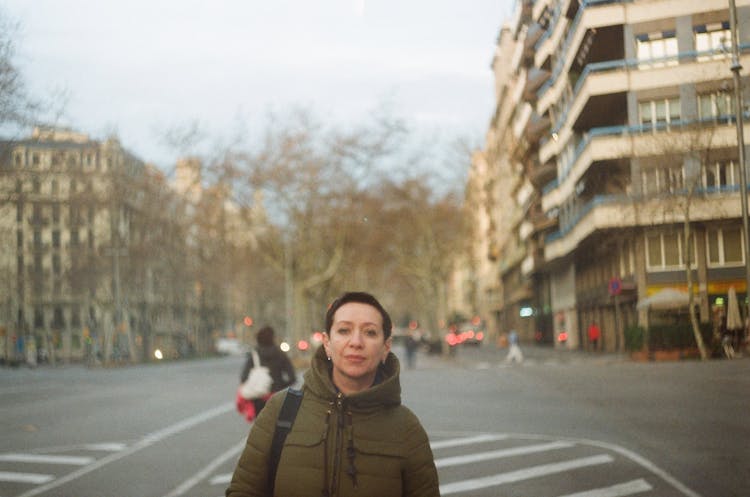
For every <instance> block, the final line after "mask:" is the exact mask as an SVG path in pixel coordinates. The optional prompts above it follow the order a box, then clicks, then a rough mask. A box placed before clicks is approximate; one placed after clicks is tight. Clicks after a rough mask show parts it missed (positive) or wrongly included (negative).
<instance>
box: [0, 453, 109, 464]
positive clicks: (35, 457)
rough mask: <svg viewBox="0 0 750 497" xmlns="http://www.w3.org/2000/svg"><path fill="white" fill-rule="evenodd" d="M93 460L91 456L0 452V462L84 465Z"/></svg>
mask: <svg viewBox="0 0 750 497" xmlns="http://www.w3.org/2000/svg"><path fill="white" fill-rule="evenodd" d="M93 460H94V458H93V457H80V456H52V455H46V454H14V453H5V454H0V461H2V462H28V463H37V464H72V465H74V466H85V465H86V464H90V463H91V462H92V461H93Z"/></svg>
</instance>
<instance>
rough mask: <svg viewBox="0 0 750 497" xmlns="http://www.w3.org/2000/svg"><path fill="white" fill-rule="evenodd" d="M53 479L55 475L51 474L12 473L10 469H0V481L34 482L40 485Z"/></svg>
mask: <svg viewBox="0 0 750 497" xmlns="http://www.w3.org/2000/svg"><path fill="white" fill-rule="evenodd" d="M54 479H55V477H54V476H52V475H42V474H39V473H14V472H11V471H0V481H8V482H14V483H34V484H36V485H40V484H42V483H47V482H48V481H52V480H54Z"/></svg>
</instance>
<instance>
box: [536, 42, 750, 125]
mask: <svg viewBox="0 0 750 497" xmlns="http://www.w3.org/2000/svg"><path fill="white" fill-rule="evenodd" d="M739 49H740V52H741V53H750V43H742V44H740V46H739ZM722 53H724V51H723V50H722V49H713V50H703V51H695V50H691V51H687V52H680V53H679V54H677V55H672V56H668V57H659V58H653V59H621V60H609V61H605V62H595V63H593V64H587V65H586V67H584V69H583V71H582V72H581V76H580V77H579V78H578V80H577V81H576V84H575V87H574V88H573V92H572V97H571V98H570V101H569V102H568V105H566V106H565V108H564V109H562V112H561V114H560V117H558V119H557V121H555V124H554V126H553V128H552V132H555V133H557V132H558V131H559V130H560V128H562V127H563V124H564V123H565V121H567V119H568V112H569V111H570V108H571V107H572V105H573V103H574V102H575V101H576V99H577V98H578V95H579V94H580V92H581V88H583V85H584V83H585V82H586V80H587V78H588V77H589V76H590V75H593V74H600V73H605V72H610V71H618V70H622V69H634V68H638V67H640V66H649V67H652V66H655V65H657V64H668V63H670V62H675V61H676V62H678V63H682V62H684V61H685V60H687V61H690V62H693V61H695V60H696V59H698V58H699V57H711V56H714V55H718V54H722ZM557 76H558V75H555V74H553V76H552V77H550V78H549V79H548V80H547V82H546V83H545V84H544V85H542V87H541V88H540V89H539V90H538V91H537V98H540V97H541V96H542V95H543V94H544V93H545V92H546V91H547V90H548V89H549V88H551V87H552V86H553V85H554V81H556V79H557Z"/></svg>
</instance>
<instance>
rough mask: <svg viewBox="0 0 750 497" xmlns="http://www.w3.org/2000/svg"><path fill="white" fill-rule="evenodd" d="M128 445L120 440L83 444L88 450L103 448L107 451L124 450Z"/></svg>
mask: <svg viewBox="0 0 750 497" xmlns="http://www.w3.org/2000/svg"><path fill="white" fill-rule="evenodd" d="M125 447H127V445H125V444H124V443H119V442H110V443H100V444H86V445H84V446H83V448H84V449H86V450H103V451H105V452H119V451H121V450H124V449H125Z"/></svg>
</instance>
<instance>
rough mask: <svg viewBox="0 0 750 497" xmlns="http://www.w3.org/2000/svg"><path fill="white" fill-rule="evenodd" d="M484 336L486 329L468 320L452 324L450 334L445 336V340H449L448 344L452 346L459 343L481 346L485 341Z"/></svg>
mask: <svg viewBox="0 0 750 497" xmlns="http://www.w3.org/2000/svg"><path fill="white" fill-rule="evenodd" d="M484 337H485V333H484V329H482V328H481V327H480V326H478V325H474V324H472V323H470V322H466V323H460V324H457V325H452V326H451V329H450V330H449V332H448V334H447V335H446V336H445V341H446V342H448V345H450V346H451V347H455V346H457V345H473V346H479V345H481V344H482V342H483V341H484Z"/></svg>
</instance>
